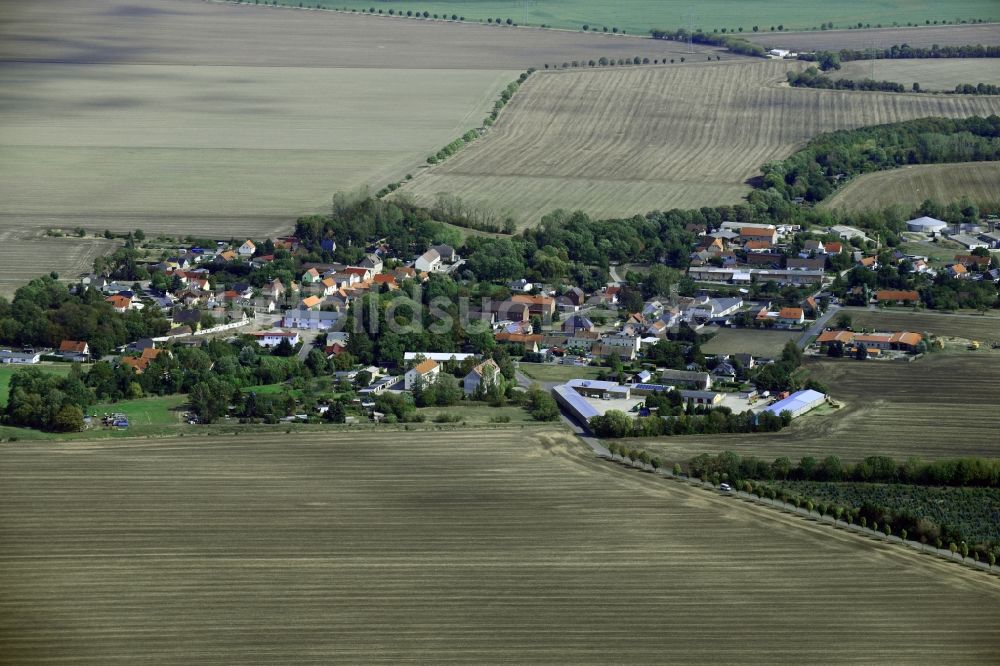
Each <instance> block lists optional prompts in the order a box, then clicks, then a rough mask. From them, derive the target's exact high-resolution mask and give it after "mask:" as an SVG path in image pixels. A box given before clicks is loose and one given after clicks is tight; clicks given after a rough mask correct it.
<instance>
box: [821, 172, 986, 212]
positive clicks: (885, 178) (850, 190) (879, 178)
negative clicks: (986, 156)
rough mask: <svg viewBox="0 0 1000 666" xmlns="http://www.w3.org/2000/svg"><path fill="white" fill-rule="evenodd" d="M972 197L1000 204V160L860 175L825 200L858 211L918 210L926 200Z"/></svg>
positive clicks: (826, 203) (983, 203) (982, 203)
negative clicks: (898, 207) (883, 209)
mask: <svg viewBox="0 0 1000 666" xmlns="http://www.w3.org/2000/svg"><path fill="white" fill-rule="evenodd" d="M965 196H967V197H969V198H970V199H971V200H972V201H974V202H976V204H978V205H979V206H982V207H990V208H994V207H1000V163H998V162H962V163H958V164H919V165H915V166H908V167H905V168H902V169H893V170H891V171H878V172H876V173H867V174H864V175H862V176H859V177H857V178H855V179H854V180H852V181H851V182H850V183H848V184H847V186H845V187H844V188H843V189H842V190H840V191H838V192H837V193H836V194H834V195H833V196H832V197H830V198H829V199H827V200H826V201H824V202H823V206H825V207H828V208H837V209H840V210H845V211H850V212H856V211H862V210H881V209H882V208H886V207H888V206H894V205H899V206H903V208H904V209H905V210H908V211H909V210H915V209H916V208H919V207H920V204H922V203H923V202H924V201H926V200H927V199H934V200H936V201H940V202H941V203H951V202H952V201H960V200H961V199H962V197H965Z"/></svg>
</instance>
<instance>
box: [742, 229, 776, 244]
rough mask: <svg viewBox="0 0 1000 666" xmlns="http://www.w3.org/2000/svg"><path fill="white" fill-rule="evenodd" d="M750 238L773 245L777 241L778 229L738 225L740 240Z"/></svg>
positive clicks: (744, 240)
mask: <svg viewBox="0 0 1000 666" xmlns="http://www.w3.org/2000/svg"><path fill="white" fill-rule="evenodd" d="M751 240H756V241H765V242H768V243H770V244H771V245H774V244H775V243H777V242H778V230H777V229H775V228H774V227H771V228H768V227H755V226H743V227H740V241H742V242H746V241H751Z"/></svg>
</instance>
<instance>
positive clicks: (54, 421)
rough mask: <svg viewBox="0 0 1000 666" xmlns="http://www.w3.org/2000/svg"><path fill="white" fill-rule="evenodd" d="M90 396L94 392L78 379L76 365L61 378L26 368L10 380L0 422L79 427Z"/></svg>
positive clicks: (58, 428)
mask: <svg viewBox="0 0 1000 666" xmlns="http://www.w3.org/2000/svg"><path fill="white" fill-rule="evenodd" d="M94 399H95V396H94V392H93V391H92V390H91V389H89V388H88V387H87V386H86V385H85V384H84V383H83V381H82V380H81V377H80V372H79V366H74V367H73V372H71V373H70V374H69V375H67V376H65V377H63V376H60V375H57V374H54V373H49V372H43V371H41V370H39V369H37V368H27V369H24V370H20V371H18V372H15V373H14V375H13V376H12V377H11V379H10V395H9V397H8V398H7V405H6V407H5V408H4V411H3V423H5V424H6V425H11V426H18V427H22V428H36V429H38V430H48V431H54V432H73V431H77V430H81V429H82V428H83V417H84V413H85V412H86V410H87V408H88V407H89V406H90V405H91V404H93V403H94Z"/></svg>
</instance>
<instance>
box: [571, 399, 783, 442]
mask: <svg viewBox="0 0 1000 666" xmlns="http://www.w3.org/2000/svg"><path fill="white" fill-rule="evenodd" d="M679 395H680V394H678V396H677V397H679ZM651 399H652V400H651ZM651 403H652V406H656V407H658V408H662V409H668V410H669V411H670V412H671V413H672V412H675V411H676V410H677V409H684V407H682V406H681V405H675V404H674V401H673V396H670V395H669V394H668V395H665V396H662V397H661V398H660V399H657V397H656V396H653V395H650V396H647V397H646V405H647V406H651ZM688 412H690V413H681V414H679V415H677V416H670V415H667V414H661V413H660V412H659V411H658V412H657V413H656V414H651V415H650V416H640V417H638V418H635V419H633V418H632V417H630V416H629V415H628V414H626V413H625V412H622V411H620V410H617V409H609V410H608V411H607V412H605V413H604V414H603V415H601V416H594V417H592V418H591V419H590V422H589V426H590V429H591V431H593V433H594V434H595V435H597V436H598V437H609V438H615V439H618V438H622V437H661V436H672V435H716V434H723V433H743V432H777V431H779V430H781V429H782V428H784V427H785V426H787V425H788V424H789V423H791V420H792V418H791V415H790V414H789V413H788V412H783V413H781V414H780V415H779V414H771V413H770V412H761V413H760V414H754V413H753V412H752V411H749V410H748V411H746V412H743V413H741V414H734V413H733V411H732V410H731V409H729V408H728V407H716V408H706V407H703V406H697V407H695V406H693V405H692V406H691V407H690V409H688Z"/></svg>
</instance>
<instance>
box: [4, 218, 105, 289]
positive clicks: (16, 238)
mask: <svg viewBox="0 0 1000 666" xmlns="http://www.w3.org/2000/svg"><path fill="white" fill-rule="evenodd" d="M118 245H121V242H120V241H109V240H104V239H103V238H94V237H88V238H76V237H75V236H73V237H68V236H67V237H62V238H54V237H50V236H44V235H43V234H42V232H41V230H39V229H30V228H28V229H24V228H11V227H9V226H6V225H5V224H4V223H3V220H2V219H0V296H8V297H9V296H11V295H13V293H14V292H15V291H16V290H17V289H18V287H21V286H23V285H24V284H25V283H26V282H28V281H29V280H32V279H34V278H36V277H40V276H42V275H47V274H48V273H50V272H55V273H58V274H59V275H60V277H62V278H64V279H75V278H77V277H79V276H80V274H82V273H87V272H90V271H91V270H93V266H94V259H96V258H97V257H99V256H101V255H103V254H107V253H108V252H110V251H111V250H113V249H114V248H115V247H117V246H118Z"/></svg>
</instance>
